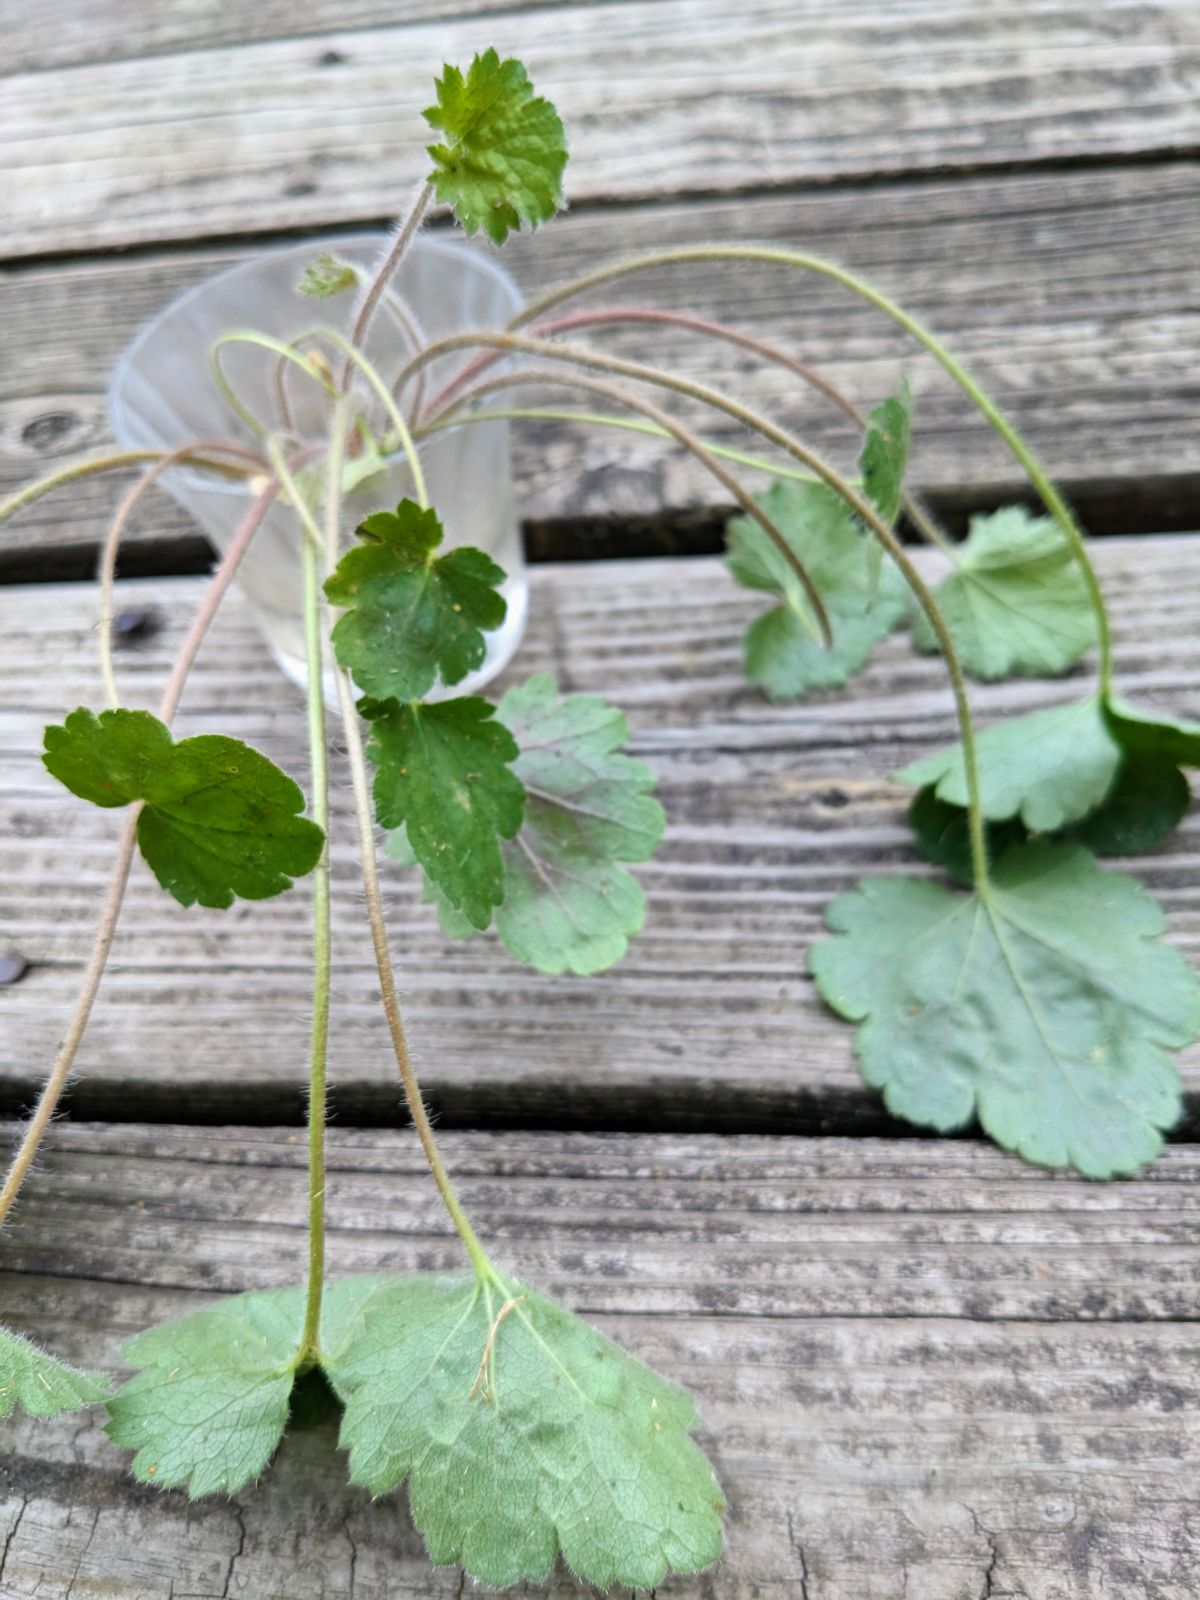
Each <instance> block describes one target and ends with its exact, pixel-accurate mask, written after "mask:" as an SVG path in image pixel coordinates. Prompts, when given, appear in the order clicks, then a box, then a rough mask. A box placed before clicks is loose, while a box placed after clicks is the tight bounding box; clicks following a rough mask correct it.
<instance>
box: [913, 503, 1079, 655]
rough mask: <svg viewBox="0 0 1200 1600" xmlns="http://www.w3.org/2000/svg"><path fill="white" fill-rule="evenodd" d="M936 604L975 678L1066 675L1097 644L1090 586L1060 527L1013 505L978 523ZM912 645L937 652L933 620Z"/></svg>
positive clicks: (916, 632) (918, 629)
mask: <svg viewBox="0 0 1200 1600" xmlns="http://www.w3.org/2000/svg"><path fill="white" fill-rule="evenodd" d="M955 560H956V568H955V571H954V572H953V573H951V575H950V576H949V577H948V578H946V579H945V580H944V581H943V582H942V583H941V584H939V585H938V588H937V590H936V596H937V602H938V605H939V606H940V607H941V611H942V615H943V617H944V618H945V620H946V624H947V626H948V627H949V629H950V633H951V637H952V638H953V640H954V644H955V648H956V649H957V651H958V656H959V660H960V661H961V662H962V664H963V666H964V667H965V668H966V670H967V671H968V672H970V673H972V674H973V675H974V676H975V677H977V678H985V679H990V678H1006V677H1008V676H1009V675H1010V674H1012V673H1016V672H1025V673H1034V674H1037V673H1042V674H1048V673H1056V672H1064V671H1065V670H1066V669H1067V668H1068V667H1069V666H1070V665H1071V664H1072V662H1074V661H1078V660H1079V658H1080V656H1082V655H1083V654H1084V652H1085V651H1086V650H1087V649H1088V648H1089V647H1090V646H1091V645H1093V644H1095V642H1096V619H1095V616H1094V615H1093V612H1092V608H1091V602H1090V600H1089V598H1088V590H1087V584H1086V583H1085V582H1084V577H1083V573H1082V572H1081V571H1080V569H1079V566H1078V564H1077V563H1076V561H1075V558H1074V556H1073V555H1072V554H1071V550H1070V547H1069V546H1068V544H1067V542H1066V540H1065V539H1064V538H1063V536H1062V533H1061V531H1060V529H1059V527H1058V525H1057V524H1056V523H1055V522H1053V521H1052V520H1051V519H1050V518H1049V517H1038V518H1036V519H1035V518H1033V517H1030V516H1029V515H1028V514H1027V513H1026V512H1025V511H1023V510H1022V509H1021V508H1020V507H1019V506H1010V507H1008V508H1007V509H1006V510H1004V511H997V512H995V513H994V514H993V515H992V516H989V517H972V519H971V530H970V533H969V535H968V537H967V539H966V541H965V542H964V543H963V545H962V546H961V548H960V550H959V551H958V552H957V554H956V558H955ZM913 638H914V640H915V641H916V644H917V647H918V648H919V649H921V650H936V649H937V641H936V639H935V638H934V634H933V629H932V628H931V627H930V625H929V619H928V618H927V617H926V616H924V615H920V616H918V617H917V619H916V621H915V623H914V625H913Z"/></svg>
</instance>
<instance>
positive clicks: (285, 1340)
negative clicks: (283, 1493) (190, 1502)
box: [106, 1278, 385, 1499]
mask: <svg viewBox="0 0 1200 1600" xmlns="http://www.w3.org/2000/svg"><path fill="white" fill-rule="evenodd" d="M383 1281H385V1280H383V1279H380V1278H349V1279H346V1280H345V1281H343V1282H340V1283H330V1284H327V1285H326V1286H325V1291H324V1298H323V1301H322V1306H321V1328H320V1345H321V1354H322V1361H324V1358H325V1352H326V1351H336V1350H337V1349H338V1348H339V1347H340V1346H341V1345H342V1344H343V1343H344V1342H345V1341H346V1340H347V1339H348V1338H349V1337H350V1334H351V1331H352V1329H353V1327H354V1324H355V1320H356V1318H358V1317H359V1316H360V1315H361V1312H362V1308H363V1306H364V1304H366V1303H367V1302H368V1301H369V1299H370V1297H371V1295H372V1294H374V1293H375V1291H376V1290H377V1288H378V1286H379V1284H380V1283H381V1282H383ZM304 1305H305V1290H304V1286H303V1285H289V1286H288V1287H287V1288H286V1289H273V1290H269V1291H267V1292H265V1293H260V1294H241V1295H231V1296H229V1298H228V1299H226V1300H223V1301H221V1302H220V1303H219V1304H218V1305H216V1306H214V1307H212V1308H211V1309H209V1310H205V1311H197V1312H194V1313H193V1314H192V1315H191V1316H187V1317H179V1318H177V1319H176V1320H175V1321H173V1322H164V1323H162V1324H160V1325H159V1326H158V1327H156V1328H150V1329H148V1330H147V1331H146V1332H145V1333H139V1334H137V1335H136V1336H135V1337H134V1338H132V1339H130V1340H129V1341H128V1342H127V1343H126V1345H125V1347H124V1349H123V1351H122V1354H123V1356H124V1357H125V1359H126V1361H128V1362H129V1364H130V1366H132V1367H136V1368H138V1369H140V1370H139V1371H138V1372H137V1374H136V1375H135V1376H134V1377H132V1378H130V1379H129V1381H128V1382H127V1383H126V1384H125V1385H124V1386H123V1387H122V1388H121V1389H120V1390H118V1392H117V1393H116V1394H115V1395H114V1396H113V1397H112V1399H111V1400H110V1401H109V1402H108V1411H109V1419H110V1420H109V1424H108V1427H107V1429H106V1432H107V1433H108V1435H109V1437H110V1438H111V1439H112V1440H113V1441H114V1443H116V1444H119V1445H123V1446H124V1447H125V1448H126V1449H129V1450H134V1451H136V1452H137V1454H136V1455H135V1456H134V1459H133V1474H134V1477H136V1478H138V1479H139V1480H140V1481H141V1482H142V1483H155V1484H158V1486H159V1487H160V1488H170V1487H173V1486H174V1485H176V1484H181V1483H182V1484H186V1485H187V1489H188V1493H189V1494H190V1495H191V1496H192V1498H193V1499H196V1498H198V1497H199V1496H201V1495H206V1494H216V1493H222V1494H235V1493H236V1492H237V1490H238V1489H240V1488H242V1487H243V1485H245V1484H247V1483H249V1482H250V1480H251V1479H252V1478H257V1477H258V1475H259V1473H260V1472H262V1470H263V1468H264V1467H265V1466H266V1464H267V1462H268V1461H269V1460H270V1459H271V1457H272V1456H273V1455H274V1453H275V1449H276V1446H277V1445H278V1443H279V1441H280V1439H281V1438H282V1436H283V1430H284V1427H285V1426H286V1424H287V1421H288V1408H289V1401H290V1398H291V1394H292V1388H293V1384H294V1383H295V1381H296V1373H297V1354H298V1350H299V1345H300V1335H301V1331H302V1328H303V1325H304Z"/></svg>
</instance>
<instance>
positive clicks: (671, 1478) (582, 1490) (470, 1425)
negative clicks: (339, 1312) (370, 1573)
mask: <svg viewBox="0 0 1200 1600" xmlns="http://www.w3.org/2000/svg"><path fill="white" fill-rule="evenodd" d="M326 1371H327V1372H328V1375H329V1378H330V1381H331V1382H332V1384H333V1386H334V1388H335V1390H336V1391H337V1392H338V1394H339V1395H340V1397H341V1398H342V1400H343V1402H344V1404H345V1407H346V1412H345V1418H344V1421H343V1425H342V1444H343V1446H344V1447H345V1448H347V1449H348V1450H349V1451H350V1476H351V1480H352V1481H353V1482H355V1483H360V1484H363V1485H365V1486H366V1487H367V1488H368V1489H369V1490H370V1491H371V1493H373V1494H381V1493H384V1492H386V1491H387V1490H390V1489H394V1488H396V1487H397V1486H398V1485H399V1484H400V1483H402V1482H403V1481H404V1480H405V1479H406V1478H407V1479H408V1481H409V1500H410V1504H411V1508H412V1516H413V1521H414V1522H415V1523H416V1525H417V1527H418V1529H419V1530H420V1531H421V1533H422V1535H423V1536H424V1539H425V1543H426V1545H427V1547H428V1550H429V1555H430V1558H431V1559H432V1560H433V1561H434V1562H435V1563H437V1564H439V1565H441V1564H443V1563H449V1562H461V1563H462V1564H463V1566H464V1567H465V1568H466V1571H467V1573H468V1575H469V1576H471V1577H473V1578H476V1579H478V1580H479V1581H481V1582H483V1583H486V1584H488V1585H490V1586H493V1587H495V1588H503V1587H505V1586H507V1585H509V1584H513V1583H517V1582H519V1581H520V1580H521V1579H522V1578H527V1579H530V1580H532V1581H534V1582H537V1581H539V1580H540V1579H542V1578H544V1577H545V1576H546V1574H547V1573H548V1572H549V1570H550V1568H551V1566H552V1565H553V1562H554V1560H555V1557H556V1555H557V1554H558V1553H559V1552H560V1551H561V1553H562V1555H563V1557H564V1559H565V1560H566V1562H567V1563H568V1565H569V1566H570V1567H571V1568H572V1569H573V1570H574V1571H575V1572H576V1573H578V1574H579V1576H580V1577H582V1578H584V1579H586V1580H587V1581H589V1582H591V1583H593V1584H595V1585H597V1587H599V1588H601V1589H607V1588H609V1587H610V1586H612V1585H615V1584H620V1585H623V1586H627V1587H629V1588H634V1589H652V1588H654V1587H655V1585H656V1584H658V1583H660V1582H661V1581H662V1579H663V1577H664V1575H665V1574H666V1572H667V1571H668V1570H669V1569H671V1568H674V1570H676V1571H677V1572H697V1571H700V1570H701V1569H702V1568H704V1567H707V1566H710V1565H711V1564H712V1562H714V1561H715V1560H716V1559H717V1557H718V1556H719V1555H720V1553H721V1543H722V1540H721V1513H722V1512H723V1510H724V1501H723V1499H722V1495H721V1491H720V1488H719V1486H718V1484H717V1481H716V1478H715V1477H714V1475H713V1472H712V1468H711V1467H710V1466H709V1464H708V1462H707V1461H706V1460H705V1458H704V1456H703V1455H702V1454H701V1452H700V1450H699V1449H698V1447H697V1446H696V1445H695V1443H694V1442H693V1441H692V1439H691V1438H690V1436H689V1430H690V1428H691V1427H692V1425H693V1422H694V1412H693V1406H692V1401H691V1398H690V1396H689V1395H688V1394H687V1393H686V1392H685V1391H684V1390H682V1389H679V1388H676V1387H675V1385H674V1384H670V1383H667V1382H666V1381H665V1380H663V1379H662V1378H659V1377H658V1376H657V1375H656V1374H654V1373H653V1372H651V1371H650V1370H649V1369H648V1368H646V1367H643V1366H642V1365H641V1364H640V1363H638V1362H636V1361H634V1360H633V1359H632V1358H631V1357H629V1356H627V1355H625V1354H624V1352H623V1351H621V1350H620V1349H618V1348H617V1346H616V1345H614V1344H612V1343H610V1342H609V1340H607V1339H605V1338H604V1337H603V1336H602V1335H600V1334H599V1333H597V1332H596V1331H595V1330H594V1329H592V1328H590V1327H588V1326H587V1324H586V1323H584V1322H581V1321H580V1320H579V1319H578V1318H577V1317H574V1316H572V1315H571V1314H570V1313H569V1312H567V1311H566V1310H564V1309H563V1308H562V1307H561V1306H558V1305H556V1304H554V1302H553V1301H551V1300H548V1299H546V1298H545V1297H544V1296H543V1295H540V1294H538V1293H536V1292H535V1291H534V1290H532V1289H528V1288H526V1287H524V1286H523V1285H521V1284H517V1283H509V1284H505V1285H503V1287H501V1286H499V1285H498V1284H497V1283H493V1282H488V1283H485V1284H481V1283H480V1282H479V1281H478V1280H477V1279H476V1278H475V1277H474V1276H473V1275H471V1276H456V1277H443V1278H433V1277H428V1276H413V1277H410V1278H408V1279H397V1280H394V1282H393V1286H392V1287H391V1288H390V1289H385V1290H382V1291H381V1292H379V1293H378V1294H376V1295H375V1296H374V1298H373V1299H372V1301H371V1303H370V1305H369V1306H368V1307H367V1308H366V1311H365V1313H364V1315H363V1317H362V1318H361V1320H360V1322H359V1324H358V1325H357V1328H356V1332H355V1334H354V1337H353V1338H352V1339H350V1340H349V1341H347V1343H346V1344H345V1346H344V1347H343V1349H342V1351H341V1353H340V1355H339V1356H338V1358H337V1359H336V1361H332V1362H329V1363H327V1365H326Z"/></svg>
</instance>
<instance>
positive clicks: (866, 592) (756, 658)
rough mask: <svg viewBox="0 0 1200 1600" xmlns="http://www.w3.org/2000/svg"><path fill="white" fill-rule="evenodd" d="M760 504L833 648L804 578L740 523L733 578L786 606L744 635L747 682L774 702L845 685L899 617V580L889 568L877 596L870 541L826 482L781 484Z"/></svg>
mask: <svg viewBox="0 0 1200 1600" xmlns="http://www.w3.org/2000/svg"><path fill="white" fill-rule="evenodd" d="M759 504H760V505H761V506H762V508H763V510H764V511H765V512H766V513H767V515H768V516H769V517H770V518H771V520H772V521H773V522H774V523H775V524H776V526H777V527H778V528H779V529H780V531H781V532H782V533H783V535H784V537H785V538H786V539H787V541H788V543H789V544H790V546H791V547H792V549H793V550H794V551H795V553H796V555H797V556H798V557H799V559H800V561H801V562H802V563H803V565H804V567H805V568H806V570H807V571H808V573H809V575H810V576H811V578H812V580H813V583H814V584H815V585H816V587H817V589H818V591H819V593H820V595H821V598H822V600H823V601H824V603H825V607H826V610H827V611H828V613H829V619H830V623H831V625H832V629H833V646H832V648H831V649H829V650H826V649H824V648H823V647H822V645H821V643H820V638H819V634H818V630H817V627H816V620H815V618H814V617H813V615H812V611H811V608H810V607H809V604H808V600H807V598H806V596H805V594H804V591H803V589H802V588H801V586H800V583H799V580H798V579H797V578H796V575H795V573H794V572H793V571H792V569H791V567H790V566H789V565H788V563H787V562H786V560H785V559H784V557H783V556H782V555H781V554H780V552H779V550H778V549H777V548H776V546H775V544H774V543H773V541H772V540H771V539H770V537H769V536H768V535H767V533H766V532H765V531H764V530H763V529H762V528H761V527H760V526H759V524H758V523H757V522H755V521H754V520H753V519H752V518H750V517H736V518H734V520H733V521H732V522H731V523H730V524H729V530H728V545H729V561H728V565H729V570H730V572H732V574H733V576H734V577H735V578H736V579H737V580H738V582H739V583H741V584H743V585H745V587H746V588H749V589H762V590H765V591H767V592H769V593H771V594H777V595H779V596H780V597H781V598H782V600H783V604H782V605H780V606H777V607H776V608H775V609H774V610H773V611H768V612H767V613H766V615H765V616H762V617H759V619H758V620H757V622H753V623H751V625H750V627H749V629H748V630H747V632H746V636H745V641H744V646H745V659H746V675H747V677H748V678H749V679H750V681H751V682H752V683H757V684H760V685H761V686H762V687H763V688H765V689H766V691H767V693H768V694H769V695H770V696H771V698H772V699H775V700H784V699H792V698H795V697H796V696H798V695H801V694H803V693H804V692H805V690H807V689H812V688H822V689H824V688H832V687H836V686H837V685H839V684H843V683H845V682H846V680H847V679H848V678H849V677H850V676H851V675H852V674H853V673H855V672H857V671H858V670H859V668H860V667H862V666H863V665H864V664H865V662H866V661H867V659H868V657H869V656H870V654H871V651H872V650H873V649H874V647H875V645H876V644H877V643H878V642H879V641H880V640H881V639H883V638H885V637H886V636H887V634H889V633H890V632H891V631H892V629H893V628H894V627H895V626H896V624H897V623H898V622H899V621H900V618H901V617H902V616H903V614H904V606H905V599H904V594H905V591H904V583H903V580H902V579H901V577H900V574H899V573H898V572H896V571H895V569H894V568H892V567H890V566H889V567H888V568H887V570H886V571H885V572H884V573H883V575H882V579H881V582H880V583H879V585H878V592H877V593H875V594H874V595H872V584H871V570H870V563H869V560H868V540H867V539H866V538H865V537H864V534H863V529H862V526H861V524H860V523H859V522H858V520H857V518H856V517H855V516H854V514H853V513H852V512H851V511H850V509H849V507H848V506H847V505H846V503H845V501H844V500H842V498H841V497H840V496H839V495H838V494H836V493H835V492H834V491H833V490H832V489H830V488H828V487H827V486H826V485H825V484H803V485H796V484H791V483H775V484H773V485H772V486H771V488H770V489H769V490H768V491H767V492H766V494H764V495H761V496H760V497H759Z"/></svg>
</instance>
